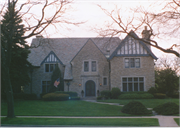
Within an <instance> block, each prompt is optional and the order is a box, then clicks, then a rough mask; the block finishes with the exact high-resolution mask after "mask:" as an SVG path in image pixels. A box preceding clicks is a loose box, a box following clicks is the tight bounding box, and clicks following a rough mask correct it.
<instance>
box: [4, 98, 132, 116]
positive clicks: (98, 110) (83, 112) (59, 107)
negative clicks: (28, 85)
mask: <svg viewBox="0 0 180 128" xmlns="http://www.w3.org/2000/svg"><path fill="white" fill-rule="evenodd" d="M121 108H122V107H120V106H115V105H105V104H97V103H91V102H86V101H41V100H37V101H21V100H16V101H15V103H14V110H15V115H16V116H129V114H125V113H122V112H121ZM1 115H3V116H6V115H7V103H6V102H2V104H1Z"/></svg>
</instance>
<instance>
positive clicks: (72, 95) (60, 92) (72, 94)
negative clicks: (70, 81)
mask: <svg viewBox="0 0 180 128" xmlns="http://www.w3.org/2000/svg"><path fill="white" fill-rule="evenodd" d="M55 93H57V94H68V95H69V96H70V97H78V94H77V92H63V91H56V92H55Z"/></svg>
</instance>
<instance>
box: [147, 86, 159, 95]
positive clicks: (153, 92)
mask: <svg viewBox="0 0 180 128" xmlns="http://www.w3.org/2000/svg"><path fill="white" fill-rule="evenodd" d="M147 92H148V93H151V94H153V95H154V94H155V93H157V89H156V88H155V87H151V88H150V89H149V90H148V91H147Z"/></svg>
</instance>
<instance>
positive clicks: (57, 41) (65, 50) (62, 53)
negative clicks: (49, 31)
mask: <svg viewBox="0 0 180 128" xmlns="http://www.w3.org/2000/svg"><path fill="white" fill-rule="evenodd" d="M88 39H89V38H35V39H33V40H32V44H31V45H32V46H38V45H39V43H40V46H39V47H37V48H31V49H30V50H31V53H30V54H29V57H28V60H29V62H31V63H32V65H34V66H40V65H41V63H42V62H43V60H44V59H45V58H46V57H47V56H48V55H49V53H50V52H51V51H53V52H54V54H55V55H56V56H57V58H59V60H61V62H62V63H63V64H64V65H67V64H69V63H70V61H71V60H72V59H73V58H74V56H75V55H76V54H77V53H78V52H79V51H80V49H81V48H82V47H83V46H84V45H85V43H86V42H87V41H88ZM91 39H92V41H93V42H94V43H95V44H96V46H97V47H98V48H99V49H100V50H101V52H102V53H103V54H104V55H108V54H112V53H113V51H114V50H115V49H116V48H117V46H118V45H119V44H120V39H119V38H118V37H113V38H110V37H105V38H91ZM107 49H109V50H110V53H108V52H107Z"/></svg>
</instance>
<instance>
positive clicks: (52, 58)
mask: <svg viewBox="0 0 180 128" xmlns="http://www.w3.org/2000/svg"><path fill="white" fill-rule="evenodd" d="M43 63H60V64H62V65H63V63H62V62H61V60H60V59H59V58H58V57H57V56H56V54H55V53H54V52H53V51H51V52H50V53H49V54H48V55H47V56H46V58H45V59H44V60H43V61H42V62H41V65H42V64H43Z"/></svg>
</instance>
